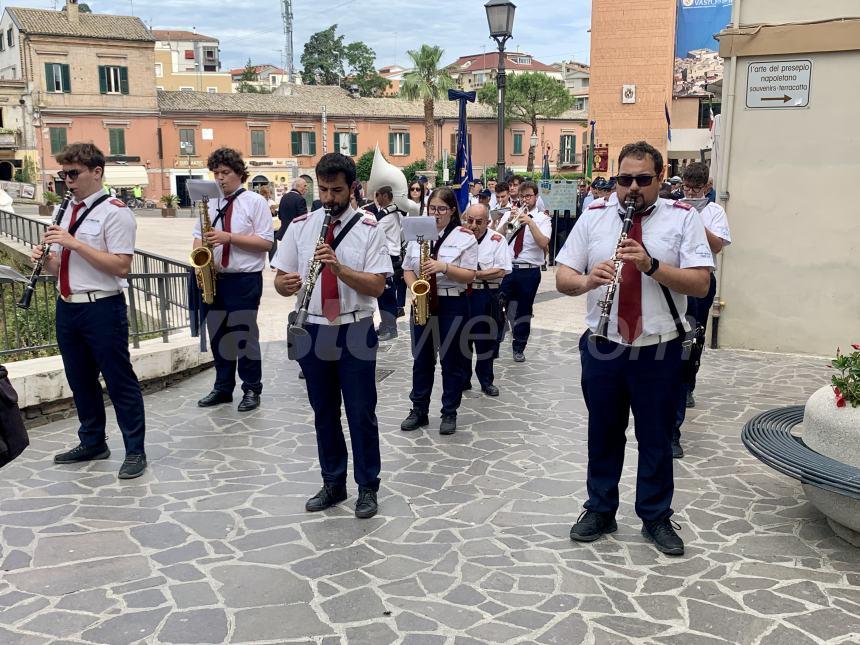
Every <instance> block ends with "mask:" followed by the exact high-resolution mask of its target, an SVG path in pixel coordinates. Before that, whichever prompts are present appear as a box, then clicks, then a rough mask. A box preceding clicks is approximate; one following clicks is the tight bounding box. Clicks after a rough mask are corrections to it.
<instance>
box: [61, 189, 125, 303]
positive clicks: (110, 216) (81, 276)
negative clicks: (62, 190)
mask: <svg viewBox="0 0 860 645" xmlns="http://www.w3.org/2000/svg"><path fill="white" fill-rule="evenodd" d="M106 194H107V191H105V190H104V189H102V190H100V191H98V192H97V193H93V194H92V195H90V196H89V197H87V198H86V199H85V200H84V207H83V208H82V209H80V210H79V211H78V219H80V217H81V216H82V215H83V214H84V213H85V212H86V211H87V209H89V208H90V207H91V206H92V205H93V203H95V201H96V200H97V199H98V198H99V197H101V196H102V195H106ZM79 203H80V202H77V201H72V202H71V203H69V206H68V208H67V209H66V212H65V214H64V215H63V220H62V221H61V222H60V226H61V227H63V228H64V229H66V230H68V229H69V223H70V222H71V219H72V211H73V210H74V207H75V205H76V204H79ZM57 209H59V206H58V207H57ZM54 215H55V216H56V210H55V211H54ZM136 232H137V222H136V221H135V219H134V214H133V213H132V212H131V211H130V210H129V209H128V207H127V206H126V205H125V204H124V203H123V202H122V201H120V200H119V199H116V198H111V199H107V200H105V201H103V202H102V203H101V204H99V205H98V206H97V207H96V208H95V210H93V211H92V212H91V213H90V214H89V215H87V217H86V219H84V221H83V222H82V223H81V225H80V226H79V227H78V230H77V232H76V233H75V239H78V240H80V241H81V242H83V243H84V244H86V245H87V246H91V247H92V248H94V249H96V250H98V251H106V252H107V253H113V254H115V255H134V241H135V234H136ZM62 250H63V248H62V247H61V246H60V245H59V244H54V245H53V246H52V247H51V251H53V252H54V253H56V254H57V256H58V257H60V253H61V251H62ZM127 286H128V282H127V281H126V280H125V279H124V278H120V277H118V276H115V275H111V274H110V273H105V272H104V271H100V270H99V269H96V268H95V267H94V266H93V265H92V264H90V263H89V262H87V261H86V260H85V259H84V258H83V257H81V256H80V255H78V253H77V252H75V251H72V252H71V254H70V255H69V288H70V289H71V292H72V293H86V292H87V291H116V290H119V289H125V288H126V287H127ZM57 288H59V281H58V282H57Z"/></svg>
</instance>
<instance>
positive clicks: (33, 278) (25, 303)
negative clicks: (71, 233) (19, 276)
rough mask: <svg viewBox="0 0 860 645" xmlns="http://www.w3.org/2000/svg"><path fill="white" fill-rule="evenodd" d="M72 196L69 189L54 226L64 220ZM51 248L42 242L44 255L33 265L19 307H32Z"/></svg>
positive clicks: (17, 304)
mask: <svg viewBox="0 0 860 645" xmlns="http://www.w3.org/2000/svg"><path fill="white" fill-rule="evenodd" d="M72 197H73V195H72V191H70V190H67V191H66V194H65V195H63V201H62V203H61V204H60V208H59V209H57V215H56V216H55V217H54V221H53V222H51V225H52V226H59V225H60V222H62V221H63V215H65V214H66V209H67V208H68V207H69V202H70V201H72ZM50 249H51V245H50V244H48V243H47V242H42V257H40V258H39V260H38V262H36V266H34V267H33V273H32V274H31V275H30V283H29V284H28V285H27V286H26V287H25V288H24V293H22V294H21V299H20V300H19V301H18V302H16V303H15V305H16V306H17V307H18V308H19V309H29V308H30V301H31V300H32V299H33V293H34V292H35V291H36V282H38V280H39V276H40V275H42V268H43V267H44V266H45V261H46V260H47V259H48V251H49V250H50Z"/></svg>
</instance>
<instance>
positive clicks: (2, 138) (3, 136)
mask: <svg viewBox="0 0 860 645" xmlns="http://www.w3.org/2000/svg"><path fill="white" fill-rule="evenodd" d="M20 147H21V133H20V131H18V130H10V129H9V128H0V150H17V149H18V148H20Z"/></svg>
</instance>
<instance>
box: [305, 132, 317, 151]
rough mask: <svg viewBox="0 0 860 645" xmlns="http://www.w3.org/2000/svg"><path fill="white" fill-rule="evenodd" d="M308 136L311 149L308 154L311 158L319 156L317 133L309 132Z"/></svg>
mask: <svg viewBox="0 0 860 645" xmlns="http://www.w3.org/2000/svg"><path fill="white" fill-rule="evenodd" d="M307 134H308V140H309V147H310V150H309V151H308V154H309V155H310V156H311V157H314V156H316V154H317V133H316V132H308V133H307Z"/></svg>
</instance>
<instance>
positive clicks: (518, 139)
mask: <svg viewBox="0 0 860 645" xmlns="http://www.w3.org/2000/svg"><path fill="white" fill-rule="evenodd" d="M513 154H515V155H521V154H523V135H522V133H521V132H514V152H513Z"/></svg>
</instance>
